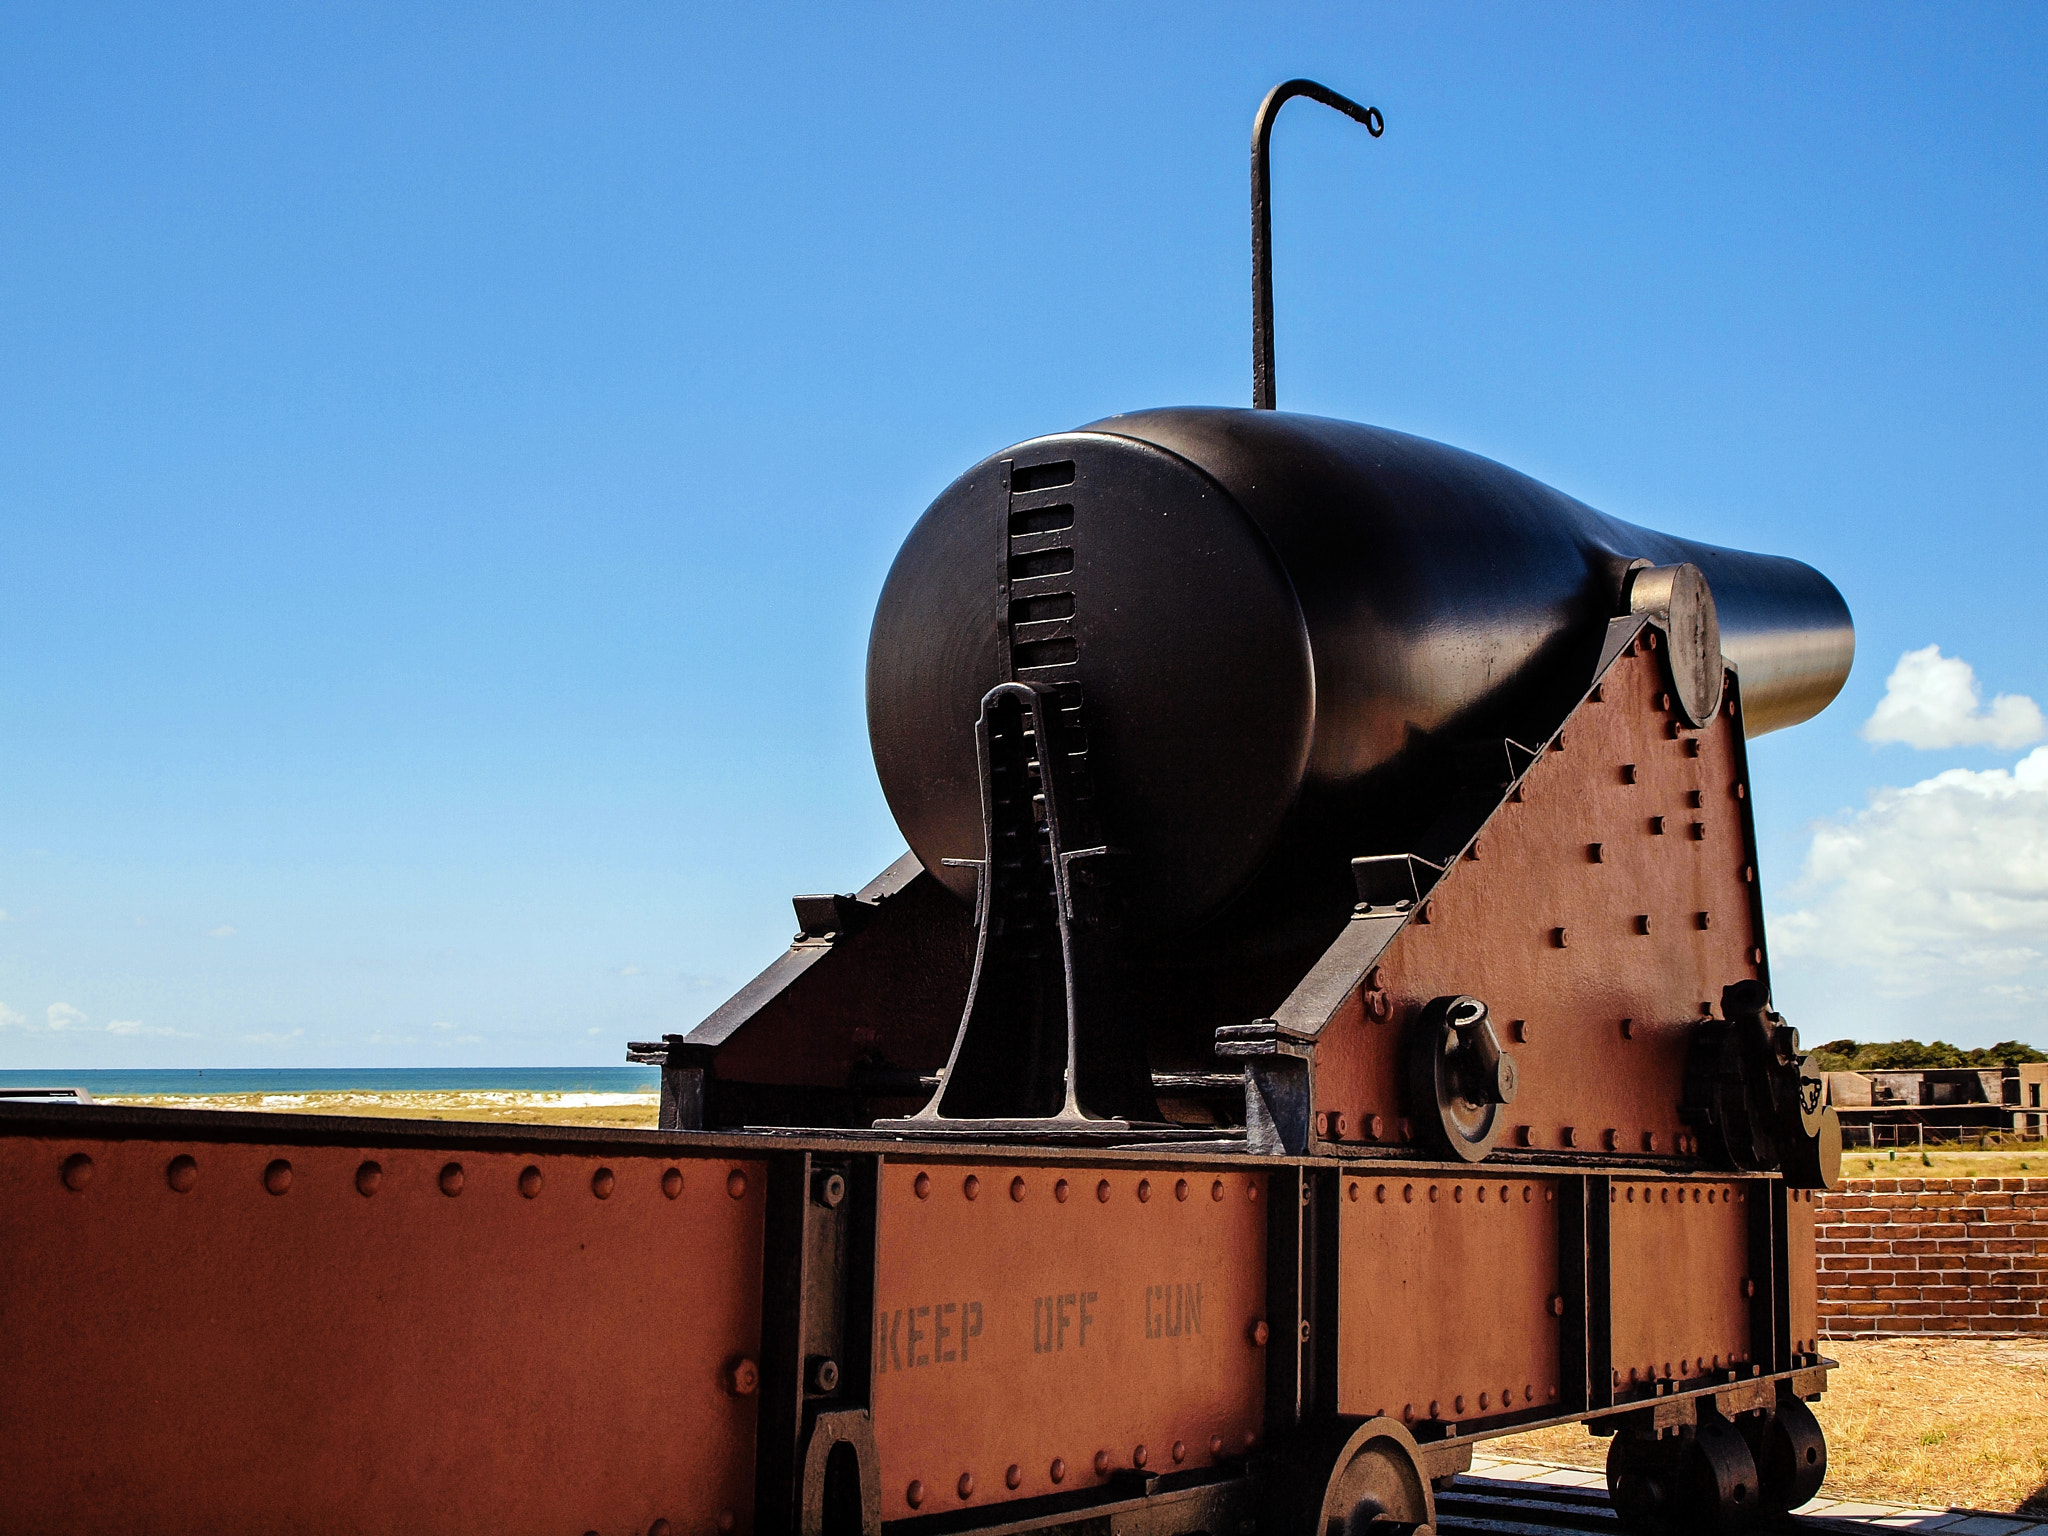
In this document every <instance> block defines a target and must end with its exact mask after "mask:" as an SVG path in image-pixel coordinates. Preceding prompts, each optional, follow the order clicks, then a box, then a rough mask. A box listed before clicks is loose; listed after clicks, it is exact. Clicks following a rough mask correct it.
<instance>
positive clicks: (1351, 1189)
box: [1344, 1179, 1358, 1205]
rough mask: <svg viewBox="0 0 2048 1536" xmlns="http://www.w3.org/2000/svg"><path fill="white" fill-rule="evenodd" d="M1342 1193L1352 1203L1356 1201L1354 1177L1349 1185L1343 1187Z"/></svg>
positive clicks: (1356, 1188) (1356, 1190)
mask: <svg viewBox="0 0 2048 1536" xmlns="http://www.w3.org/2000/svg"><path fill="white" fill-rule="evenodd" d="M1344 1193H1345V1197H1346V1198H1347V1199H1349V1200H1350V1201H1351V1203H1352V1204H1353V1205H1356V1204H1357V1203H1358V1181H1357V1180H1356V1179H1353V1180H1352V1181H1351V1183H1350V1185H1349V1186H1348V1187H1347V1188H1346V1189H1345V1191H1344Z"/></svg>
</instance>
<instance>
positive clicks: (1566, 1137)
mask: <svg viewBox="0 0 2048 1536" xmlns="http://www.w3.org/2000/svg"><path fill="white" fill-rule="evenodd" d="M1558 1137H1559V1139H1560V1140H1562V1141H1563V1142H1564V1144H1565V1145H1566V1146H1568V1147H1576V1146H1577V1145H1578V1144H1579V1132H1578V1128H1577V1127H1576V1126H1570V1125H1567V1126H1565V1127H1564V1128H1563V1129H1562V1130H1560V1131H1559V1132H1558Z"/></svg>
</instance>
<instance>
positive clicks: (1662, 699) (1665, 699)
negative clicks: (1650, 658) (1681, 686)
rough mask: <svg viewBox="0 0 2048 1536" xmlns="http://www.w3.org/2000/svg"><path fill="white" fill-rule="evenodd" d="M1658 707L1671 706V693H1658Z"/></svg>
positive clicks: (1667, 707)
mask: <svg viewBox="0 0 2048 1536" xmlns="http://www.w3.org/2000/svg"><path fill="white" fill-rule="evenodd" d="M1652 649H1654V647H1652ZM1657 707H1658V708H1659V709H1669V708H1670V707H1671V695H1670V694H1668V693H1660V694H1658V695H1657Z"/></svg>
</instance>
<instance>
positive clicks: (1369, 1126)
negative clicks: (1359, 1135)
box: [1358, 1115, 1387, 1141]
mask: <svg viewBox="0 0 2048 1536" xmlns="http://www.w3.org/2000/svg"><path fill="white" fill-rule="evenodd" d="M1358 1126H1359V1129H1360V1130H1362V1131H1363V1132H1365V1134H1366V1135H1367V1136H1368V1137H1370V1138H1371V1139H1372V1140H1374V1141H1378V1140H1379V1139H1380V1137H1382V1136H1384V1135H1385V1134H1386V1132H1387V1122H1386V1121H1384V1120H1382V1119H1381V1118H1380V1117H1379V1116H1378V1115H1366V1116H1364V1117H1363V1118H1362V1119H1360V1121H1359V1122H1358Z"/></svg>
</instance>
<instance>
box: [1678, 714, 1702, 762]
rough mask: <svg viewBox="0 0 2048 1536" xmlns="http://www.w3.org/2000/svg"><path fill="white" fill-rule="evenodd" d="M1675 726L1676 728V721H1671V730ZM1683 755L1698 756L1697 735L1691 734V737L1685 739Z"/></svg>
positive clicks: (1698, 742)
mask: <svg viewBox="0 0 2048 1536" xmlns="http://www.w3.org/2000/svg"><path fill="white" fill-rule="evenodd" d="M1677 728H1678V727H1677V722H1676V721H1674V722H1673V723H1672V729H1673V730H1676V729H1677ZM1685 755H1686V756H1687V757H1698V756H1699V755H1700V739H1699V737H1697V736H1693V737H1690V738H1688V739H1687V741H1686V743H1685Z"/></svg>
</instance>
